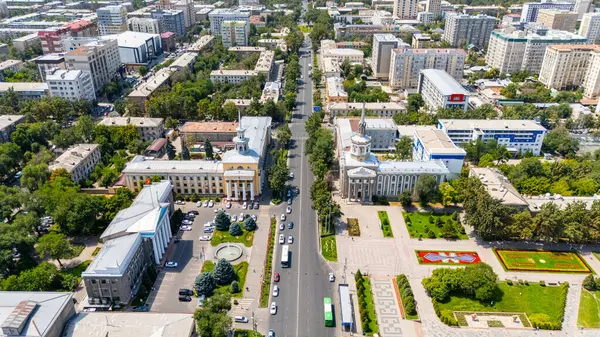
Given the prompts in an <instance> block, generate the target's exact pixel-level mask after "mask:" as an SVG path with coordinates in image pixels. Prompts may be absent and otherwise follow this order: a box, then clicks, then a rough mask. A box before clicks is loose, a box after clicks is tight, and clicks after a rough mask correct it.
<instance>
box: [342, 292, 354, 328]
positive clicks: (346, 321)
mask: <svg viewBox="0 0 600 337" xmlns="http://www.w3.org/2000/svg"><path fill="white" fill-rule="evenodd" d="M338 293H339V295H340V312H341V314H340V316H341V321H342V322H341V323H342V327H343V329H344V330H346V331H347V330H352V324H353V320H352V301H351V300H350V289H348V285H347V284H340V285H339V286H338Z"/></svg>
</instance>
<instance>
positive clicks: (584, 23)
mask: <svg viewBox="0 0 600 337" xmlns="http://www.w3.org/2000/svg"><path fill="white" fill-rule="evenodd" d="M578 34H579V35H581V36H584V37H586V38H587V42H588V43H597V42H599V41H598V38H600V13H587V14H584V15H583V18H582V19H581V25H580V26H579V31H578Z"/></svg>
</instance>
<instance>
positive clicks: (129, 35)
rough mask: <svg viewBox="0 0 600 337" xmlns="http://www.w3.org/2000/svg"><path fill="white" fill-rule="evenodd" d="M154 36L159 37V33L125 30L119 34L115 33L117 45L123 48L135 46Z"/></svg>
mask: <svg viewBox="0 0 600 337" xmlns="http://www.w3.org/2000/svg"><path fill="white" fill-rule="evenodd" d="M156 37H158V38H160V35H159V34H148V33H139V32H132V31H125V32H123V33H121V34H117V36H116V38H117V43H118V44H119V47H124V48H137V47H139V46H140V45H143V44H145V43H146V41H148V40H150V39H154V38H156Z"/></svg>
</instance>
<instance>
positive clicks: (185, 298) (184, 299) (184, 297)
mask: <svg viewBox="0 0 600 337" xmlns="http://www.w3.org/2000/svg"><path fill="white" fill-rule="evenodd" d="M191 301H192V298H191V297H190V296H188V295H179V302H191Z"/></svg>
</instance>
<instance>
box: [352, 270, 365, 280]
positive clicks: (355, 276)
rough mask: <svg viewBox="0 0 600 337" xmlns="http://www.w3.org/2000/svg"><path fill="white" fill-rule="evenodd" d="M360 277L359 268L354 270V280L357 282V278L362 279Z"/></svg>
mask: <svg viewBox="0 0 600 337" xmlns="http://www.w3.org/2000/svg"><path fill="white" fill-rule="evenodd" d="M362 278H363V276H362V273H361V272H360V269H358V270H357V271H356V274H354V281H356V282H357V283H358V282H359V280H360V281H362Z"/></svg>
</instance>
